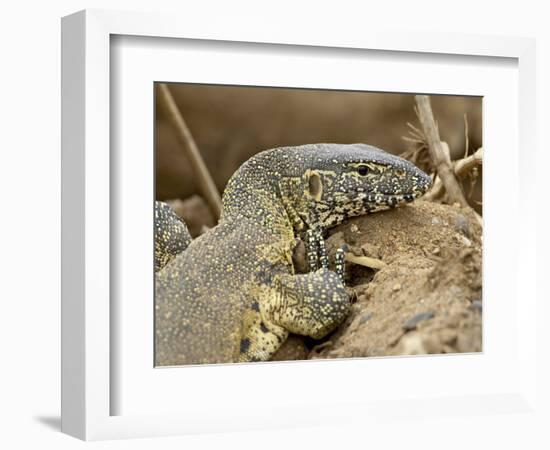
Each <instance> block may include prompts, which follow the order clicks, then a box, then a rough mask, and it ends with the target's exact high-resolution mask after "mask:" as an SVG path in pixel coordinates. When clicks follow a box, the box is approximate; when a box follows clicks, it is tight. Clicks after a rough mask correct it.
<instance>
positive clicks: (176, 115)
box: [159, 83, 222, 220]
mask: <svg viewBox="0 0 550 450" xmlns="http://www.w3.org/2000/svg"><path fill="white" fill-rule="evenodd" d="M159 92H160V96H159V98H160V100H161V104H162V106H163V107H164V109H165V110H166V113H167V115H168V118H169V120H170V122H171V123H172V125H173V127H174V130H175V131H176V134H177V136H178V138H179V140H180V142H181V144H182V146H183V150H184V151H185V155H186V156H187V158H188V159H189V162H190V164H191V168H192V169H193V172H194V173H195V175H196V177H197V180H198V184H199V189H200V191H201V193H202V195H203V196H204V198H205V200H206V202H207V203H208V206H209V207H210V209H211V210H212V213H213V214H214V217H215V218H216V220H218V219H219V218H220V213H221V208H222V200H221V197H220V194H219V192H218V189H217V188H216V185H215V184H214V180H213V179H212V176H211V175H210V172H209V171H208V168H207V167H206V164H205V163H204V160H203V159H202V156H201V154H200V151H199V149H198V147H197V144H196V143H195V140H194V139H193V135H192V134H191V131H189V128H188V127H187V124H186V123H185V120H184V119H183V117H182V115H181V112H180V110H179V109H178V106H177V105H176V102H175V100H174V97H173V96H172V93H171V92H170V89H169V88H168V86H167V85H166V84H165V83H159Z"/></svg>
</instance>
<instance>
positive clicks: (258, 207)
mask: <svg viewBox="0 0 550 450" xmlns="http://www.w3.org/2000/svg"><path fill="white" fill-rule="evenodd" d="M244 169H247V167H244ZM248 169H250V168H248ZM236 175H237V176H234V177H232V178H231V179H230V180H229V182H228V184H227V187H226V188H225V191H224V195H223V199H222V202H223V208H222V214H221V217H220V222H222V221H233V222H237V223H238V221H239V220H246V221H251V222H253V223H255V224H257V225H259V226H261V227H262V228H263V229H265V230H267V231H268V232H269V233H270V234H272V235H274V236H277V237H280V238H281V239H284V240H285V241H286V240H289V239H293V238H294V232H293V223H292V219H291V218H290V217H289V215H288V213H287V210H286V208H285V205H284V202H283V199H282V198H281V192H280V189H279V186H278V183H277V178H276V177H273V173H270V172H267V171H265V172H264V171H263V170H262V169H261V168H256V167H254V170H253V171H252V170H239V171H238V172H237V174H236Z"/></svg>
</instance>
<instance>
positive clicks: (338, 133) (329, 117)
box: [155, 83, 482, 235]
mask: <svg viewBox="0 0 550 450" xmlns="http://www.w3.org/2000/svg"><path fill="white" fill-rule="evenodd" d="M168 86H169V88H170V91H171V93H172V95H173V97H174V99H175V101H176V104H177V106H178V108H179V110H180V112H181V114H182V116H183V118H184V120H185V121H186V123H187V126H188V127H189V129H190V131H191V133H192V135H193V137H194V139H195V141H196V143H197V146H198V148H199V150H200V153H201V154H202V157H203V158H204V161H205V163H206V166H207V167H208V169H209V171H210V173H211V175H212V177H213V178H214V181H215V184H216V186H217V188H218V190H219V192H220V193H221V192H223V189H224V187H225V184H226V183H227V180H228V179H229V177H230V176H231V175H232V174H233V173H234V172H235V170H236V169H237V168H238V167H239V166H240V165H241V164H242V163H243V162H244V161H245V160H246V159H248V158H249V157H250V156H252V155H253V154H255V153H257V152H259V151H262V150H265V149H269V148H274V147H280V146H287V145H301V144H309V143H317V142H336V143H354V142H363V143H367V144H371V145H375V146H377V147H380V148H382V149H384V150H386V151H388V152H391V153H394V154H398V155H399V154H404V156H409V157H410V155H411V152H412V151H414V147H415V145H418V144H415V143H414V142H411V141H410V140H406V139H404V138H407V137H408V138H411V130H412V128H411V126H410V125H407V123H410V124H412V125H414V126H416V127H420V125H419V121H418V118H417V117H416V114H415V111H414V105H415V101H414V94H396V93H379V92H376V93H374V92H351V91H331V90H314V89H289V88H266V87H247V86H218V85H197V84H180V83H171V84H168ZM156 101H157V105H156V106H157V107H156V153H155V158H156V197H157V200H168V199H182V200H183V199H188V198H189V197H191V196H193V195H196V194H198V193H199V192H198V187H197V183H196V181H195V179H194V176H193V173H192V171H191V167H190V164H189V162H188V160H187V158H186V156H185V153H184V152H183V150H182V147H181V144H180V142H179V140H178V139H177V137H176V134H175V132H174V129H173V126H172V125H171V123H170V122H169V121H168V120H167V117H166V115H165V112H164V110H163V108H161V107H159V106H160V105H159V103H158V102H159V96H158V95H157V96H156ZM431 103H432V108H433V112H434V116H435V118H436V120H437V122H438V125H439V131H440V135H441V139H442V140H443V141H445V142H447V144H448V145H449V148H450V153H451V159H459V158H462V157H463V156H464V154H465V150H466V148H465V147H466V136H467V140H468V143H467V147H468V152H469V153H473V152H474V151H475V150H477V149H478V148H479V147H481V146H482V98H481V97H466V96H444V95H433V96H431ZM466 123H467V135H466V132H465V131H466V130H465V124H466ZM419 165H421V164H419ZM465 193H466V195H467V197H468V200H469V202H470V203H471V204H472V206H474V207H475V208H476V209H477V210H478V211H480V201H481V176H478V177H477V179H476V180H475V183H472V185H471V186H469V187H468V186H465ZM195 200H196V201H195V203H194V206H193V208H191V210H196V209H197V207H199V206H200V205H199V203H200V200H197V199H196V198H195ZM199 209H200V208H199ZM191 212H192V211H191ZM203 212H204V211H203ZM189 213H190V212H189V211H187V212H184V213H183V214H182V215H184V216H188V215H189ZM199 215H200V214H199ZM185 218H186V220H187V221H189V220H190V219H189V217H185ZM201 220H202V221H203V222H205V224H206V225H207V226H212V225H213V223H212V220H210V219H208V220H205V219H204V218H203V219H201ZM191 222H193V219H191ZM192 233H193V234H195V235H196V234H197V231H196V230H195V231H193V230H192Z"/></svg>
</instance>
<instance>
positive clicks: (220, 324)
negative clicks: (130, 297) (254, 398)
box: [155, 144, 431, 365]
mask: <svg viewBox="0 0 550 450" xmlns="http://www.w3.org/2000/svg"><path fill="white" fill-rule="evenodd" d="M430 184H431V179H430V178H429V177H428V176H427V175H426V174H425V173H424V172H422V171H420V170H419V169H418V168H416V167H415V166H414V165H413V164H411V163H410V162H408V161H405V160H403V159H401V158H399V157H396V156H393V155H390V154H388V153H386V152H384V151H382V150H380V149H377V148H375V147H372V146H368V145H365V144H352V145H340V144H311V145H304V146H300V147H283V148H278V149H272V150H267V151H264V152H262V153H259V154H257V155H255V156H254V157H252V158H251V159H249V160H248V161H247V162H246V163H244V164H243V165H242V166H241V167H240V168H239V170H238V171H237V172H236V173H235V174H234V175H233V177H232V178H231V179H230V180H229V183H228V185H227V187H226V189H225V192H224V196H223V210H222V214H221V218H220V223H219V225H217V226H216V227H214V228H213V229H211V230H209V231H208V232H207V233H205V234H204V235H202V236H200V237H199V238H197V239H195V240H194V241H192V242H191V244H190V245H189V247H188V248H187V249H186V250H185V251H184V252H182V253H180V254H179V255H177V256H176V257H175V258H174V259H173V260H172V261H170V262H169V263H168V264H167V265H166V266H165V267H164V268H163V269H162V270H160V271H159V272H157V274H156V292H155V295H156V297H155V301H156V305H155V308H156V317H155V320H156V323H155V325H156V342H155V350H156V355H155V360H156V364H157V365H181V364H201V363H226V362H237V361H264V360H268V359H269V358H270V357H271V356H272V355H273V353H274V352H275V351H276V350H277V349H278V348H279V347H280V345H281V344H282V343H283V342H284V340H285V339H286V338H287V336H288V333H289V332H292V333H298V334H302V335H308V336H311V337H313V338H316V339H318V338H321V337H323V336H325V335H326V334H328V333H329V332H330V331H332V330H333V329H334V328H336V327H337V326H338V325H339V324H340V323H341V322H342V321H343V320H344V319H345V317H346V316H347V314H348V313H349V308H350V302H349V298H348V295H347V293H346V291H345V288H344V285H343V282H342V280H341V278H340V276H339V275H338V274H336V273H335V272H332V271H330V270H328V269H327V268H326V264H321V268H320V269H317V270H315V271H312V272H310V273H308V274H301V275H297V274H295V273H294V267H293V265H292V250H293V248H294V246H295V242H296V236H297V235H299V236H301V237H302V239H304V240H305V233H306V232H307V231H308V230H311V232H312V233H314V234H315V235H322V234H323V233H324V231H325V230H326V229H327V228H330V227H332V226H335V225H337V224H339V223H341V222H343V221H345V220H346V219H347V218H348V217H353V216H358V215H362V214H367V213H372V212H376V211H381V210H383V209H388V208H391V207H395V206H398V205H400V204H403V203H406V202H409V201H412V200H413V199H414V198H416V197H418V196H420V195H422V193H424V192H425V191H426V190H427V188H428V187H429V186H430ZM312 262H314V261H312Z"/></svg>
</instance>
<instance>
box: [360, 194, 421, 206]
mask: <svg viewBox="0 0 550 450" xmlns="http://www.w3.org/2000/svg"><path fill="white" fill-rule="evenodd" d="M422 194H424V191H413V192H407V193H405V194H385V193H381V194H369V195H367V197H366V198H365V202H366V203H369V204H371V205H372V204H374V205H387V206H397V205H401V204H404V203H410V202H412V201H413V200H414V199H416V198H418V197H420V196H421V195H422Z"/></svg>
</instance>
